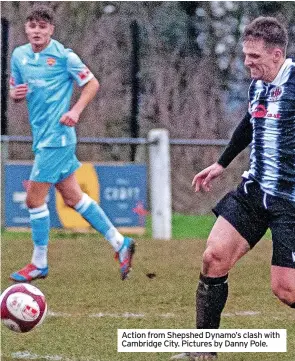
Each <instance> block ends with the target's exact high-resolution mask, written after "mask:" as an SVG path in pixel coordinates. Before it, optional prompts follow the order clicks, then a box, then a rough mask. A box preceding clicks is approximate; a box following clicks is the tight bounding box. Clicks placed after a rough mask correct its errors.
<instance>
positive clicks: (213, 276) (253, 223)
mask: <svg viewBox="0 0 295 361" xmlns="http://www.w3.org/2000/svg"><path fill="white" fill-rule="evenodd" d="M262 205H263V194H262V192H261V190H260V187H259V185H257V184H255V182H252V181H251V185H250V184H249V181H248V180H247V179H245V180H244V181H243V182H242V183H241V184H240V185H239V186H238V188H237V190H236V191H234V192H230V193H228V194H227V195H226V196H225V197H224V198H223V199H222V200H221V201H220V202H219V203H218V204H217V206H216V207H215V208H214V213H215V214H216V215H217V216H218V218H217V221H216V223H215V225H214V226H213V228H212V230H211V233H210V235H209V238H208V241H207V246H206V250H205V252H204V255H203V263H202V269H201V274H200V278H199V283H198V287H197V292H196V315H197V316H196V327H197V328H202V329H210V328H219V324H220V318H221V313H222V310H223V308H224V306H225V303H226V300H227V296H228V272H229V270H230V269H231V268H232V267H233V266H234V264H235V263H236V262H237V261H238V260H239V259H240V258H241V257H242V256H243V255H244V254H245V253H247V252H248V251H249V250H250V249H251V248H252V247H254V246H255V244H256V243H257V242H258V241H259V240H260V238H261V237H262V236H263V234H264V233H265V232H266V230H267V219H266V216H265V210H264V209H263V207H262ZM215 358H217V354H216V352H191V353H186V354H185V353H184V354H180V355H176V356H174V359H187V360H192V361H197V360H198V361H199V360H213V359H215Z"/></svg>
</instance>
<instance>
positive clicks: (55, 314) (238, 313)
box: [47, 310, 261, 318]
mask: <svg viewBox="0 0 295 361" xmlns="http://www.w3.org/2000/svg"><path fill="white" fill-rule="evenodd" d="M258 315H261V312H260V311H251V310H250V311H236V312H233V313H231V312H228V313H223V314H222V316H224V317H235V316H258ZM47 316H49V317H65V318H66V317H81V316H86V317H91V318H104V317H111V318H147V317H149V316H150V317H159V318H176V317H177V315H175V314H174V313H162V314H154V315H153V314H151V315H147V314H145V313H132V312H125V313H111V312H99V313H91V314H86V315H83V314H71V313H65V312H54V311H48V312H47Z"/></svg>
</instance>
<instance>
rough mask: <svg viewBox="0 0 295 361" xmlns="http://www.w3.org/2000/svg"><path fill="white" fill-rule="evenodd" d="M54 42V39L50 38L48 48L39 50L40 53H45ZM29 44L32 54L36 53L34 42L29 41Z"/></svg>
mask: <svg viewBox="0 0 295 361" xmlns="http://www.w3.org/2000/svg"><path fill="white" fill-rule="evenodd" d="M52 43H53V39H50V42H49V44H48V45H47V46H46V48H44V49H43V50H41V51H40V52H38V53H39V54H40V55H41V54H43V53H45V52H46V51H47V50H48V49H49V48H50V47H51V45H52ZM29 46H30V50H31V52H32V54H36V53H35V52H34V51H33V48H32V44H31V43H29Z"/></svg>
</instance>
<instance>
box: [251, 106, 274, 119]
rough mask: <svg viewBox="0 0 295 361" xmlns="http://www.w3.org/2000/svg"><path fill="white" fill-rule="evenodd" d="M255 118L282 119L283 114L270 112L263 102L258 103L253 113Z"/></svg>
mask: <svg viewBox="0 0 295 361" xmlns="http://www.w3.org/2000/svg"><path fill="white" fill-rule="evenodd" d="M251 115H252V117H253V118H275V119H280V117H281V114H279V113H271V112H268V111H267V109H266V108H265V106H264V105H263V104H259V105H257V107H256V108H255V109H254V110H253V111H252V113H251Z"/></svg>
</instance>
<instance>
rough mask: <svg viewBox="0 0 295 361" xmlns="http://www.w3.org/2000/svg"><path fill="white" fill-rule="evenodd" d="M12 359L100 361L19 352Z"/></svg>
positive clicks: (12, 355) (14, 353)
mask: <svg viewBox="0 0 295 361" xmlns="http://www.w3.org/2000/svg"><path fill="white" fill-rule="evenodd" d="M11 358H13V359H18V360H48V361H100V360H99V359H94V358H87V357H83V356H82V357H80V356H79V358H76V357H74V358H69V357H67V356H60V355H37V354H35V353H31V352H30V351H18V352H13V353H12V354H11Z"/></svg>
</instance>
